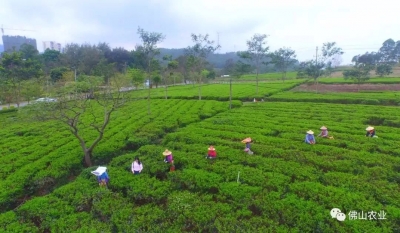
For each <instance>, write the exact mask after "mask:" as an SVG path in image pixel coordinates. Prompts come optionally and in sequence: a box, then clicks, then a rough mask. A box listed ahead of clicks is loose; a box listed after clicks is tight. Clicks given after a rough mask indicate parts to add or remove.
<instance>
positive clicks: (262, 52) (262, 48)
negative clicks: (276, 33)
mask: <svg viewBox="0 0 400 233" xmlns="http://www.w3.org/2000/svg"><path fill="white" fill-rule="evenodd" d="M266 39H267V35H265V34H255V35H254V36H253V37H252V38H251V39H250V40H248V41H247V51H244V52H238V55H239V57H241V58H243V59H246V60H249V61H251V62H252V63H253V65H254V66H255V68H256V83H257V88H256V95H258V73H259V71H260V65H261V64H262V63H263V59H264V58H266V57H267V55H268V50H269V47H267V46H266V44H267V42H266Z"/></svg>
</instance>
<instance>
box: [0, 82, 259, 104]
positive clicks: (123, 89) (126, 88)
mask: <svg viewBox="0 0 400 233" xmlns="http://www.w3.org/2000/svg"><path fill="white" fill-rule="evenodd" d="M235 81H236V80H235ZM236 82H237V81H236ZM259 82H261V81H259ZM210 83H229V82H210ZM232 83H234V81H232ZM181 85H192V83H191V82H189V83H187V84H185V83H176V84H175V86H181ZM173 86H174V85H168V87H173ZM155 88H156V87H155V86H153V88H152V89H155ZM157 88H164V85H159V86H158V87H157ZM143 89H148V88H147V87H146V88H138V90H143ZM120 90H121V91H132V90H135V88H134V87H122V88H121V89H120ZM30 103H32V101H31V102H30ZM26 105H28V102H21V103H20V104H19V106H20V107H24V106H26ZM9 106H14V107H17V104H16V103H13V104H4V105H0V110H2V109H3V107H6V108H9Z"/></svg>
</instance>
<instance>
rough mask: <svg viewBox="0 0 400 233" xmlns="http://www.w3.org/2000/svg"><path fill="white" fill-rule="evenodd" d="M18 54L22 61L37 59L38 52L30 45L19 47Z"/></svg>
mask: <svg viewBox="0 0 400 233" xmlns="http://www.w3.org/2000/svg"><path fill="white" fill-rule="evenodd" d="M19 52H20V53H21V54H22V59H26V60H27V59H37V58H38V56H39V51H38V50H37V49H36V48H35V47H33V45H30V44H23V45H21V47H20V49H19Z"/></svg>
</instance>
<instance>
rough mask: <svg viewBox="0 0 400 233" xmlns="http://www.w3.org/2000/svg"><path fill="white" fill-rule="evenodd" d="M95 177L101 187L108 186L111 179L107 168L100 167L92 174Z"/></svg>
mask: <svg viewBox="0 0 400 233" xmlns="http://www.w3.org/2000/svg"><path fill="white" fill-rule="evenodd" d="M91 173H92V174H93V175H95V176H97V181H98V182H99V186H100V187H104V186H105V187H106V188H107V186H108V182H109V181H110V177H109V176H108V174H107V167H98V168H97V169H96V170H94V171H92V172H91Z"/></svg>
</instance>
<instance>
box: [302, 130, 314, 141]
mask: <svg viewBox="0 0 400 233" xmlns="http://www.w3.org/2000/svg"><path fill="white" fill-rule="evenodd" d="M304 142H305V143H307V144H311V145H313V144H315V138H314V132H313V131H312V130H309V131H307V134H306V138H305V139H304Z"/></svg>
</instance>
